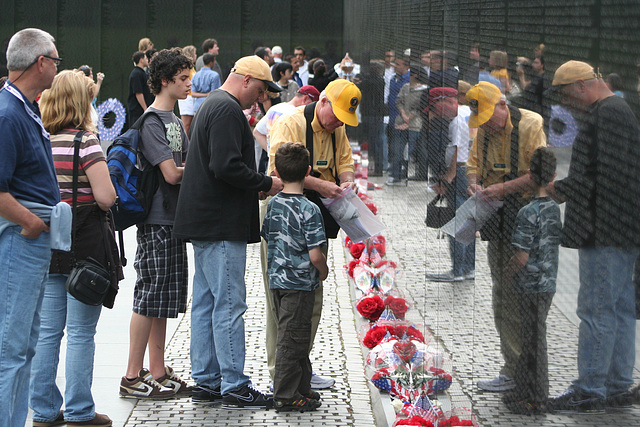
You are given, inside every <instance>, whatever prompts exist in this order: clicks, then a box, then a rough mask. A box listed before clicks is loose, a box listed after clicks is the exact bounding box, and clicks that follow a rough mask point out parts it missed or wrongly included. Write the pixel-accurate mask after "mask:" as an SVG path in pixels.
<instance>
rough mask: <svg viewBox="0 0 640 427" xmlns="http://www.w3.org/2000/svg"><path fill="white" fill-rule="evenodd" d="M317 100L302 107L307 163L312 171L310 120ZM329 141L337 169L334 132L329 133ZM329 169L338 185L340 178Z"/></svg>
mask: <svg viewBox="0 0 640 427" xmlns="http://www.w3.org/2000/svg"><path fill="white" fill-rule="evenodd" d="M316 104H317V102H312V103H311V104H307V105H306V106H305V107H304V118H305V119H306V121H307V131H306V141H305V142H306V145H307V150H309V164H310V165H311V172H313V127H312V126H311V122H313V116H314V112H315V108H316ZM331 143H332V145H333V166H335V168H336V169H338V162H337V161H336V133H335V132H332V133H331ZM329 169H330V170H331V175H333V179H334V180H335V181H336V184H337V185H340V179H339V178H338V177H337V176H336V174H335V172H334V170H333V169H331V168H329Z"/></svg>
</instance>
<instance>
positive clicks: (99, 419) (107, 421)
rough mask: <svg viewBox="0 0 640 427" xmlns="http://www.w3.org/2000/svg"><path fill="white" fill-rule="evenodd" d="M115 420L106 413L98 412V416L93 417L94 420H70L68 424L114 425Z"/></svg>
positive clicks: (83, 426)
mask: <svg viewBox="0 0 640 427" xmlns="http://www.w3.org/2000/svg"><path fill="white" fill-rule="evenodd" d="M112 424H113V422H112V421H111V418H109V417H108V416H106V415H104V414H98V413H97V412H96V416H95V417H93V419H92V420H89V421H68V422H67V425H68V426H75V427H85V426H87V427H89V426H90V427H109V426H110V425H112Z"/></svg>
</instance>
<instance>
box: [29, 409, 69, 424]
mask: <svg viewBox="0 0 640 427" xmlns="http://www.w3.org/2000/svg"><path fill="white" fill-rule="evenodd" d="M62 424H65V421H64V414H63V413H62V411H60V413H59V414H58V417H57V418H56V419H55V420H53V421H33V427H50V426H59V425H62Z"/></svg>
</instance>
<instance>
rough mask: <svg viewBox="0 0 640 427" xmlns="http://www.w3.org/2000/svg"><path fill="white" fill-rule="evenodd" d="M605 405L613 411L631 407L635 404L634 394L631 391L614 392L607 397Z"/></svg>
mask: <svg viewBox="0 0 640 427" xmlns="http://www.w3.org/2000/svg"><path fill="white" fill-rule="evenodd" d="M605 405H606V406H607V409H610V410H613V411H616V410H623V409H629V408H631V407H632V406H633V395H632V394H631V392H630V391H623V392H622V393H616V394H613V395H611V396H608V397H607V398H606V399H605Z"/></svg>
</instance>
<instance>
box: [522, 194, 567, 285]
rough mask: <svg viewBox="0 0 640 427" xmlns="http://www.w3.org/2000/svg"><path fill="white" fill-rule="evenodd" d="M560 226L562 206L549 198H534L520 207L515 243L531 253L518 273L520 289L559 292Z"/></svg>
mask: <svg viewBox="0 0 640 427" xmlns="http://www.w3.org/2000/svg"><path fill="white" fill-rule="evenodd" d="M561 229H562V222H561V220H560V208H559V207H558V204H557V203H556V202H554V201H553V200H552V199H551V198H550V197H540V198H537V199H534V200H532V201H531V203H529V204H528V205H526V206H524V207H523V208H522V209H520V212H518V216H517V217H516V228H515V230H514V232H513V239H512V243H513V246H515V247H516V248H518V249H522V250H523V251H525V252H527V253H528V254H529V261H527V265H525V266H524V268H523V269H522V270H520V272H519V274H518V277H517V279H516V290H517V291H519V292H523V293H528V294H529V293H537V292H555V291H556V278H557V276H558V246H559V245H560V230H561Z"/></svg>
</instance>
